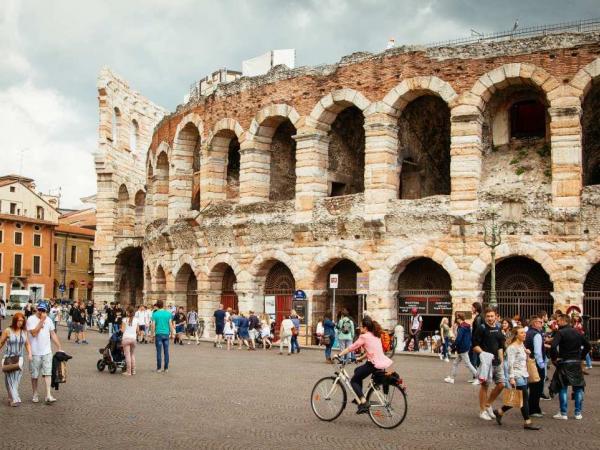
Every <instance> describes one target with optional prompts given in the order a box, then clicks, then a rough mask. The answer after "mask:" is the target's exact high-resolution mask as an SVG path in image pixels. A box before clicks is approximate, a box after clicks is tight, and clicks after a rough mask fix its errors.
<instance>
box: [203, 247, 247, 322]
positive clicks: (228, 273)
mask: <svg viewBox="0 0 600 450" xmlns="http://www.w3.org/2000/svg"><path fill="white" fill-rule="evenodd" d="M205 276H206V283H205V284H206V294H207V297H208V302H207V303H208V304H209V305H210V307H216V306H217V305H218V304H219V303H221V304H223V307H224V308H225V309H227V308H231V309H233V310H236V311H237V310H238V309H239V304H238V293H237V289H238V286H237V283H238V281H239V280H240V279H241V278H243V275H242V270H241V268H240V266H239V264H238V263H237V261H236V260H235V259H234V258H232V257H231V255H228V254H220V255H217V256H215V257H214V258H213V259H212V260H211V261H210V262H209V263H208V265H207V266H206V274H205Z"/></svg>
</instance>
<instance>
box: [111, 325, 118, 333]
mask: <svg viewBox="0 0 600 450" xmlns="http://www.w3.org/2000/svg"><path fill="white" fill-rule="evenodd" d="M112 327H113V329H112V332H113V333H118V332H119V324H118V323H113V324H112Z"/></svg>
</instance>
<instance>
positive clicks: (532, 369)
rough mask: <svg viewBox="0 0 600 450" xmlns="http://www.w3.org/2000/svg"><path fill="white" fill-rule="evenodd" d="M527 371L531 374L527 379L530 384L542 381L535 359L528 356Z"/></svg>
mask: <svg viewBox="0 0 600 450" xmlns="http://www.w3.org/2000/svg"><path fill="white" fill-rule="evenodd" d="M527 373H528V374H529V378H528V380H527V382H528V383H529V384H532V383H537V382H538V381H540V373H539V372H538V369H537V365H536V363H535V359H533V358H529V357H528V358H527Z"/></svg>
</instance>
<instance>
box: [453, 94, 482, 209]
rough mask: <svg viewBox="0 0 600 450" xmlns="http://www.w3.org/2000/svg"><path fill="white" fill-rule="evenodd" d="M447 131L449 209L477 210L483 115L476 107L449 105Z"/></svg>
mask: <svg viewBox="0 0 600 450" xmlns="http://www.w3.org/2000/svg"><path fill="white" fill-rule="evenodd" d="M450 116H451V131H450V135H451V138H450V158H451V160H450V179H451V192H450V208H451V211H452V213H453V214H457V215H463V214H468V213H472V212H474V211H476V210H477V205H478V202H477V190H478V189H479V179H480V177H481V160H482V155H481V152H482V141H481V127H482V123H483V117H482V115H481V111H480V110H479V108H477V107H476V106H470V105H459V106H456V107H454V108H452V110H451V113H450Z"/></svg>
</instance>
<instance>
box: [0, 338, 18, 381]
mask: <svg viewBox="0 0 600 450" xmlns="http://www.w3.org/2000/svg"><path fill="white" fill-rule="evenodd" d="M22 351H23V332H21V333H20V340H19V351H18V353H19V354H17V355H11V356H5V357H4V358H3V359H2V372H4V373H11V372H15V371H17V370H21V357H20V356H19V355H20V353H21V352H22Z"/></svg>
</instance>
